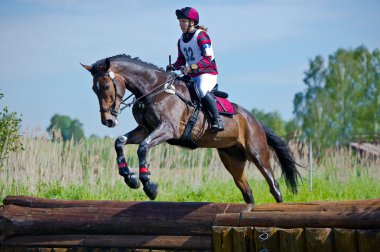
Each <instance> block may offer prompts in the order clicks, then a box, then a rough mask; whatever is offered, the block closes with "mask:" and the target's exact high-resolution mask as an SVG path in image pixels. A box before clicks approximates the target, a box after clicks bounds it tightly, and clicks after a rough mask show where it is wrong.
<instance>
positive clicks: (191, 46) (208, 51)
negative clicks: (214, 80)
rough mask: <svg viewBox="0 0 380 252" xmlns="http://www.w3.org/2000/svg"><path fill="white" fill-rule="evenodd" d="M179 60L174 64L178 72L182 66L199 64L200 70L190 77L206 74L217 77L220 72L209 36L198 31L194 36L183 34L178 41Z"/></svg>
mask: <svg viewBox="0 0 380 252" xmlns="http://www.w3.org/2000/svg"><path fill="white" fill-rule="evenodd" d="M177 46H178V58H177V61H176V62H175V63H174V64H173V66H174V68H175V69H176V70H179V69H180V68H181V66H185V65H186V63H187V64H188V65H192V64H197V65H198V69H197V70H196V71H193V72H191V73H189V74H188V75H189V76H190V77H196V76H199V75H201V74H204V73H208V74H213V75H217V74H218V70H217V67H216V63H215V59H214V51H213V48H212V43H211V39H210V37H209V36H208V34H207V33H206V32H205V31H203V30H201V29H198V30H197V31H196V32H195V33H193V34H190V35H189V34H187V37H185V34H182V36H181V38H180V39H179V40H178V43H177Z"/></svg>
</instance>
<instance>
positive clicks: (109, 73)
mask: <svg viewBox="0 0 380 252" xmlns="http://www.w3.org/2000/svg"><path fill="white" fill-rule="evenodd" d="M100 76H107V77H110V78H111V80H112V84H113V86H114V90H115V97H116V98H119V99H120V105H121V104H122V105H123V107H121V106H120V108H116V98H115V100H114V102H113V104H112V106H111V107H110V108H109V109H100V112H110V113H111V114H112V115H113V116H117V115H119V114H121V112H122V111H123V110H124V109H125V108H127V107H130V106H132V105H134V104H135V103H137V102H139V101H140V100H141V99H143V98H145V97H147V96H156V95H158V94H161V93H162V92H165V91H167V90H171V91H174V92H175V94H176V95H177V96H178V97H180V98H181V100H183V101H185V103H186V104H188V103H189V102H190V103H191V104H192V102H191V101H188V100H187V99H186V98H185V97H183V96H182V95H181V94H180V93H178V92H177V91H175V90H174V89H172V85H173V83H174V81H175V80H176V75H174V74H171V75H170V78H169V80H168V81H167V82H165V83H163V84H161V85H159V86H157V87H155V88H154V89H153V90H151V91H150V92H148V93H146V94H144V95H142V96H140V97H138V98H136V96H135V98H133V100H132V101H131V102H129V103H126V101H127V100H129V99H130V98H131V97H132V96H134V94H130V95H129V96H128V97H127V98H125V99H124V100H122V99H123V96H121V95H120V94H119V93H118V92H117V88H116V83H115V80H114V79H115V73H114V72H112V71H107V72H106V73H104V74H96V75H94V77H100ZM165 85H167V86H166V87H165V88H164V89H161V90H158V89H160V88H162V87H163V86H165ZM157 90H158V91H157ZM192 106H194V104H192Z"/></svg>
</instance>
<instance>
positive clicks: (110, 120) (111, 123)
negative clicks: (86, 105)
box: [101, 114, 119, 128]
mask: <svg viewBox="0 0 380 252" xmlns="http://www.w3.org/2000/svg"><path fill="white" fill-rule="evenodd" d="M101 118H102V124H103V125H105V126H107V127H108V128H114V127H116V126H117V125H118V124H119V121H118V120H117V117H116V116H113V115H111V114H108V115H106V116H105V115H103V114H102V116H101Z"/></svg>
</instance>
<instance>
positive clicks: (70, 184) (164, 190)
mask: <svg viewBox="0 0 380 252" xmlns="http://www.w3.org/2000/svg"><path fill="white" fill-rule="evenodd" d="M24 141H25V147H26V150H25V151H20V152H17V153H12V154H11V155H10V156H9V158H8V159H7V160H6V162H5V165H4V167H3V169H1V170H0V200H1V201H2V200H3V198H4V197H6V196H7V195H29V196H35V197H43V198H61V199H86V200H126V201H135V200H138V201H145V200H149V199H148V198H147V196H146V195H145V194H144V192H143V190H142V188H140V189H138V190H132V189H130V188H129V187H128V186H127V185H126V184H125V183H124V181H123V179H122V177H120V176H119V175H118V172H117V167H116V162H115V158H116V155H115V153H114V150H113V141H112V140H97V141H93V140H92V141H86V142H82V143H79V144H74V143H72V142H69V143H66V144H63V143H53V142H51V141H48V140H46V139H38V138H29V137H24ZM291 146H292V145H291ZM292 148H293V149H294V148H295V147H294V146H293V147H292ZM125 152H126V154H128V155H127V157H128V163H129V164H130V165H131V167H133V168H134V169H133V170H134V171H136V167H137V163H138V162H137V158H136V146H128V147H126V148H125ZM295 153H301V154H302V153H303V154H302V155H300V156H296V160H297V161H298V162H301V163H303V164H305V163H307V153H306V152H304V151H302V150H301V151H298V152H295ZM305 160H306V161H305ZM149 162H150V167H151V169H150V170H151V172H152V176H151V179H152V180H153V181H155V182H158V183H159V190H160V192H159V194H158V197H157V199H156V201H178V202H184V201H189V202H191V201H193V202H194V201H201V202H237V203H243V198H242V195H241V193H240V191H239V190H238V188H237V187H236V186H235V184H234V182H233V180H232V177H231V175H230V174H229V173H228V172H227V171H226V170H225V169H224V167H223V166H222V164H221V162H220V160H219V157H218V155H217V154H216V151H214V150H205V149H197V150H195V151H187V150H182V149H179V148H176V147H172V146H169V145H161V146H158V147H155V148H154V149H152V151H151V153H150V155H149ZM272 163H274V160H272ZM379 163H380V161H379V159H376V158H375V159H373V158H371V157H365V156H364V157H361V159H359V158H358V157H357V156H356V155H355V154H354V153H352V152H351V151H350V150H345V149H344V148H342V149H339V150H338V152H336V151H334V152H331V153H326V155H325V159H324V160H320V161H319V162H318V163H317V164H314V176H313V190H312V191H310V190H309V183H308V181H307V180H306V179H304V180H303V182H302V183H301V184H300V185H299V193H298V194H297V195H292V194H291V191H290V190H288V189H287V188H286V186H285V182H284V180H283V179H282V178H281V177H280V176H279V169H278V167H277V168H276V172H275V174H276V177H277V178H278V181H279V184H280V188H281V191H282V193H283V200H284V202H305V201H324V200H353V199H369V198H378V197H380V183H379V176H380V171H379V169H380V164H379ZM301 172H302V174H303V176H304V177H305V178H308V174H307V170H301ZM246 175H247V177H248V180H249V183H250V185H251V187H252V191H253V196H254V198H255V203H257V204H263V203H272V202H274V198H273V197H272V195H271V194H270V193H269V187H268V185H267V183H266V182H265V180H264V179H263V177H262V175H261V174H260V173H258V171H257V169H256V168H253V167H251V166H249V167H247V168H246Z"/></svg>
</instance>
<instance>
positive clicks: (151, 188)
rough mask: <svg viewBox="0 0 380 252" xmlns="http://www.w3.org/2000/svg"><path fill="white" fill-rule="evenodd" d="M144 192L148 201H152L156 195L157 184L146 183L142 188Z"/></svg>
mask: <svg viewBox="0 0 380 252" xmlns="http://www.w3.org/2000/svg"><path fill="white" fill-rule="evenodd" d="M144 192H145V194H146V196H148V197H149V199H151V200H154V199H155V198H156V197H157V194H158V184H157V183H153V182H148V183H147V184H146V185H145V186H144Z"/></svg>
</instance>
